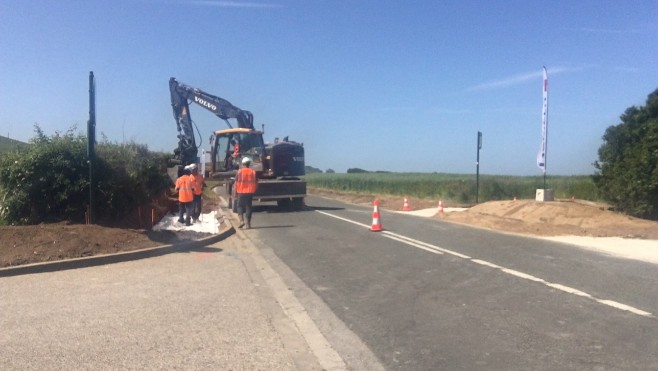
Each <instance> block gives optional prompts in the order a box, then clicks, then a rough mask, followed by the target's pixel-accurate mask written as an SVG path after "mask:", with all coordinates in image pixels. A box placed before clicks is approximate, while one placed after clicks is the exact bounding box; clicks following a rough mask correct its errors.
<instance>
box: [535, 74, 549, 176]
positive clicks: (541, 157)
mask: <svg viewBox="0 0 658 371" xmlns="http://www.w3.org/2000/svg"><path fill="white" fill-rule="evenodd" d="M543 86H544V94H543V98H544V104H543V107H542V114H541V147H540V148H539V153H537V166H538V167H539V168H540V169H541V171H542V173H544V174H546V141H547V139H548V138H547V133H548V131H547V129H548V128H547V126H548V74H547V72H546V67H544V84H543Z"/></svg>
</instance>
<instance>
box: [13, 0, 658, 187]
mask: <svg viewBox="0 0 658 371" xmlns="http://www.w3.org/2000/svg"><path fill="white" fill-rule="evenodd" d="M657 40H658V2H656V1H655V0H650V1H634V0H629V1H609V0H605V1H564V0H558V1H532V0H530V1H528V0H524V1H468V0H465V1H459V0H454V1H439V0H436V1H413V0H412V1H387V0H383V1H381V0H380V1H374V0H325V1H321V0H247V1H241V0H232V1H219V0H197V1H194V0H188V1H185V0H113V1H105V0H96V1H83V0H79V1H73V0H60V1H40V0H39V1H36V0H35V1H31V0H28V1H26V0H16V1H15V0H5V1H2V2H0V50H1V51H2V52H1V53H0V102H1V103H0V135H3V136H9V137H11V138H13V139H18V140H24V141H27V140H28V139H30V138H32V137H33V133H34V131H33V127H34V124H35V123H38V124H39V126H40V127H41V128H42V129H43V130H44V131H45V132H46V133H47V134H49V135H50V134H54V133H55V132H56V131H60V132H63V131H66V130H67V129H69V128H71V127H73V126H74V125H77V128H78V130H79V131H80V132H83V133H84V132H86V122H87V119H88V117H89V109H88V76H89V71H94V74H95V76H96V81H97V98H96V105H97V132H98V134H97V135H98V136H99V137H100V135H101V133H103V134H104V135H105V136H106V137H107V138H108V139H109V140H111V141H115V142H122V141H128V140H134V141H136V142H138V143H145V144H147V145H148V146H149V148H150V149H151V150H158V151H160V150H161V151H165V152H171V151H172V150H173V149H174V148H175V147H176V145H177V139H176V134H177V132H176V126H175V122H174V119H173V116H172V111H171V105H170V100H169V91H168V80H169V78H170V77H176V78H177V79H178V80H179V81H181V82H183V83H186V84H188V85H192V86H195V87H198V88H201V89H203V90H205V91H207V92H209V93H211V94H214V95H217V96H220V97H222V98H224V99H227V100H228V101H230V102H231V103H233V104H234V105H236V106H238V107H240V108H242V109H245V110H249V111H251V112H252V113H253V114H254V118H255V124H256V125H257V126H258V127H260V125H261V124H265V139H266V140H273V138H274V137H277V136H278V137H283V136H286V135H288V136H290V138H291V139H294V140H297V141H300V142H303V143H304V147H305V148H306V164H307V165H310V166H314V167H318V168H320V169H322V170H326V169H328V168H331V169H334V170H335V171H337V172H345V171H346V170H347V169H348V168H351V167H358V168H363V169H367V170H389V171H400V172H401V171H405V172H406V171H411V172H415V171H420V172H449V173H474V172H475V162H476V138H477V132H478V131H481V132H482V133H483V148H482V150H481V152H480V172H481V173H483V174H498V175H541V171H540V170H539V169H538V168H537V166H536V156H537V151H538V150H539V146H540V142H541V109H542V75H541V73H542V66H546V68H547V69H548V76H549V113H548V154H547V171H548V174H549V175H572V174H592V173H593V172H594V168H593V166H592V163H593V162H594V161H595V160H596V159H597V150H598V148H599V147H600V145H601V143H602V141H601V137H602V135H603V134H604V132H605V129H606V128H607V127H608V126H610V125H615V124H618V123H619V116H620V115H621V114H622V113H623V112H624V110H625V109H626V108H628V107H630V106H632V105H644V103H645V100H646V97H647V95H648V94H649V93H651V92H652V91H653V90H655V89H656V88H658V41H657ZM191 114H192V118H193V120H194V121H195V122H196V124H197V126H198V128H199V130H200V132H201V138H197V141H198V142H201V143H202V144H203V145H206V144H207V143H208V140H207V139H208V137H209V135H210V133H211V131H212V130H217V129H223V128H225V127H226V125H225V123H224V122H223V121H221V120H219V119H217V118H215V116H213V115H212V114H211V113H210V112H208V111H206V110H204V109H203V108H201V107H199V106H193V107H192V112H191Z"/></svg>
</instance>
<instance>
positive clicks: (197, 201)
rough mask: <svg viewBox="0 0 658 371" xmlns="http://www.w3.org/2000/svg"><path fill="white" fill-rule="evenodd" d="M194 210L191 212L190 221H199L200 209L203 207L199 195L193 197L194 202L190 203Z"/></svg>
mask: <svg viewBox="0 0 658 371" xmlns="http://www.w3.org/2000/svg"><path fill="white" fill-rule="evenodd" d="M192 203H193V206H192V208H193V209H194V210H193V211H192V219H199V216H200V215H201V207H202V206H203V201H202V200H201V195H198V196H197V195H194V200H193V201H192Z"/></svg>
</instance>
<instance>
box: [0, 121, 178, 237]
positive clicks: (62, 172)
mask: <svg viewBox="0 0 658 371" xmlns="http://www.w3.org/2000/svg"><path fill="white" fill-rule="evenodd" d="M36 133H37V135H36V137H35V138H34V139H32V140H31V144H32V145H30V146H29V147H27V148H23V149H20V150H16V151H12V152H9V153H5V154H2V155H0V224H2V225H11V224H37V223H41V222H56V221H70V222H83V221H84V220H85V212H86V211H87V210H88V206H89V162H88V157H87V139H86V137H85V136H83V135H80V134H74V133H73V131H72V130H69V131H68V132H66V133H64V134H59V133H58V134H55V135H53V136H51V137H48V136H46V135H44V134H43V132H41V130H40V129H39V128H38V127H37V128H36ZM96 149H97V150H96V153H97V158H96V162H95V164H94V179H95V203H96V205H95V208H94V209H95V211H96V213H95V216H96V218H97V220H104V221H115V220H119V219H121V218H122V217H123V216H124V215H126V214H127V213H130V212H133V211H134V210H135V208H136V207H137V206H139V205H142V204H145V203H148V202H149V201H150V200H151V199H152V198H153V197H155V196H156V195H157V194H158V193H160V192H161V191H162V190H164V189H166V188H167V187H169V185H170V180H169V178H168V177H167V176H166V172H165V171H163V166H162V164H164V163H166V157H167V155H164V154H158V153H152V152H149V151H148V149H147V147H146V146H145V145H140V144H136V143H129V144H121V145H120V144H114V143H110V142H108V141H104V142H102V143H99V144H98V145H97V147H96Z"/></svg>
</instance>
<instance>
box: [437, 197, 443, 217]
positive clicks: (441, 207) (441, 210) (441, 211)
mask: <svg viewBox="0 0 658 371" xmlns="http://www.w3.org/2000/svg"><path fill="white" fill-rule="evenodd" d="M438 213H439V214H443V200H439V210H438Z"/></svg>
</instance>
